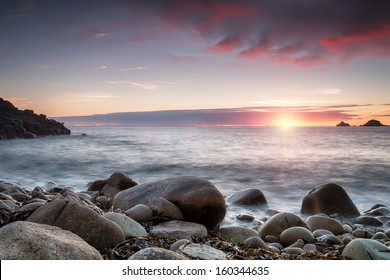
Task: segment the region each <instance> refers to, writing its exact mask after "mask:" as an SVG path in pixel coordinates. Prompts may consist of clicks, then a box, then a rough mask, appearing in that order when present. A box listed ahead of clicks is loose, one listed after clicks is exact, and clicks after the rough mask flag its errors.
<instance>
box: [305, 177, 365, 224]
mask: <svg viewBox="0 0 390 280" xmlns="http://www.w3.org/2000/svg"><path fill="white" fill-rule="evenodd" d="M301 213H302V214H306V215H315V214H318V213H325V214H327V215H332V214H335V213H337V214H338V215H339V216H343V217H357V216H359V215H360V213H359V210H358V209H357V207H356V206H355V204H354V203H353V202H352V200H351V198H350V197H349V196H348V194H347V192H346V191H345V190H344V189H343V188H342V187H341V186H339V185H337V184H333V183H329V184H324V185H320V186H317V187H315V188H314V189H312V190H311V191H310V192H309V193H308V194H306V195H305V197H304V198H303V201H302V206H301Z"/></svg>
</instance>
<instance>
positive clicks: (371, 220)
mask: <svg viewBox="0 0 390 280" xmlns="http://www.w3.org/2000/svg"><path fill="white" fill-rule="evenodd" d="M355 223H357V224H362V225H369V226H374V227H380V226H382V222H381V221H380V220H379V219H377V218H375V217H371V216H360V217H357V218H356V220H355Z"/></svg>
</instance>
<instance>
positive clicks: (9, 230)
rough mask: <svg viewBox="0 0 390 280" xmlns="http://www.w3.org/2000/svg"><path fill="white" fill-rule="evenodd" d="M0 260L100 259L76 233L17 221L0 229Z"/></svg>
mask: <svg viewBox="0 0 390 280" xmlns="http://www.w3.org/2000/svg"><path fill="white" fill-rule="evenodd" d="M0 236H1V237H2V238H1V239H0V259H2V260H102V256H101V255H100V254H99V252H98V251H97V250H96V249H95V248H93V247H92V246H90V245H89V244H87V243H86V242H85V241H84V240H83V239H81V238H80V237H79V236H77V235H76V234H73V233H71V232H70V231H67V230H63V229H60V228H58V227H54V226H49V225H41V224H36V223H30V222H26V221H18V222H13V223H11V224H8V225H6V226H4V227H2V228H0Z"/></svg>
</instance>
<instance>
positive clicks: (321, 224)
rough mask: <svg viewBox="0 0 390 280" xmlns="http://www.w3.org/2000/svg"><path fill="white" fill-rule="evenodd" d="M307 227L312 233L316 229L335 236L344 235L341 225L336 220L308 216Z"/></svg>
mask: <svg viewBox="0 0 390 280" xmlns="http://www.w3.org/2000/svg"><path fill="white" fill-rule="evenodd" d="M306 223H307V225H308V226H309V228H310V230H311V231H312V232H313V231H315V230H316V229H326V230H329V231H330V232H332V233H333V234H335V235H339V234H343V233H345V230H344V227H343V225H342V224H341V223H340V222H339V221H338V220H336V219H333V218H329V217H323V216H317V215H316V216H310V217H308V218H307V220H306Z"/></svg>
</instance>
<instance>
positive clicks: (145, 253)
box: [129, 247, 188, 260]
mask: <svg viewBox="0 0 390 280" xmlns="http://www.w3.org/2000/svg"><path fill="white" fill-rule="evenodd" d="M129 260H188V258H186V257H185V256H183V255H181V254H178V253H176V252H173V251H170V250H167V249H163V248H156V247H151V248H146V249H142V250H140V251H138V252H137V253H135V254H134V255H132V256H131V257H130V258H129Z"/></svg>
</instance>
